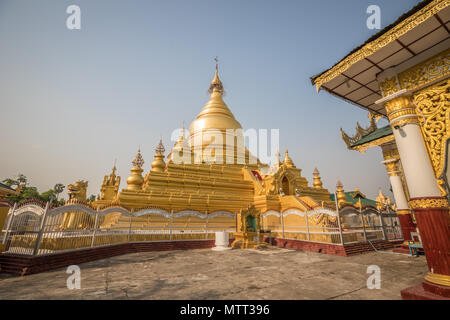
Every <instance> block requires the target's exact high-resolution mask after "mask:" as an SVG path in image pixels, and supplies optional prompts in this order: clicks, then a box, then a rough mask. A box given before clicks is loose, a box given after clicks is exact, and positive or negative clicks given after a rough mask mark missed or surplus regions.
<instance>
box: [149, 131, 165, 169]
mask: <svg viewBox="0 0 450 320" xmlns="http://www.w3.org/2000/svg"><path fill="white" fill-rule="evenodd" d="M164 151H166V149H165V148H164V145H163V143H162V138H161V139H160V140H159V143H158V145H157V146H156V148H155V157H154V160H153V162H152V172H164V169H165V168H166V163H165V162H164Z"/></svg>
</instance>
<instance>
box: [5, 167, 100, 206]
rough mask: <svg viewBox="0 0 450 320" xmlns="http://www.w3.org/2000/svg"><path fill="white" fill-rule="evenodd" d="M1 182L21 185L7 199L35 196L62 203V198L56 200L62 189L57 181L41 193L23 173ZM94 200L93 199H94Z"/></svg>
mask: <svg viewBox="0 0 450 320" xmlns="http://www.w3.org/2000/svg"><path fill="white" fill-rule="evenodd" d="M3 183H4V184H6V185H7V186H9V187H16V188H17V187H19V186H20V185H22V190H20V193H19V194H17V195H8V199H9V200H11V201H13V202H20V201H23V200H26V199H30V198H35V199H40V200H43V201H46V202H47V201H50V200H52V202H53V204H57V205H62V204H64V199H61V200H58V196H59V194H60V193H62V192H63V191H64V188H65V187H64V185H63V184H62V183H57V184H55V186H54V187H53V189H50V190H47V191H45V192H43V193H42V194H40V193H39V191H38V190H37V188H36V187H32V186H29V185H28V179H27V177H26V176H25V175H23V174H21V173H19V174H18V175H17V178H15V179H12V178H7V179H4V180H3ZM94 200H95V199H94Z"/></svg>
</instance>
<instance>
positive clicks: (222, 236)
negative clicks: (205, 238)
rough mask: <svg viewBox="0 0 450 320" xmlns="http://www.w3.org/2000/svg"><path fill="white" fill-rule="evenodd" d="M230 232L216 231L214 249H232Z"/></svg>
mask: <svg viewBox="0 0 450 320" xmlns="http://www.w3.org/2000/svg"><path fill="white" fill-rule="evenodd" d="M229 239H230V238H229V236H228V232H225V231H218V232H216V246H215V247H214V248H212V250H214V251H225V250H230V249H231V247H230V240H229Z"/></svg>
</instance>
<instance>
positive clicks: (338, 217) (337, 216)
mask: <svg viewBox="0 0 450 320" xmlns="http://www.w3.org/2000/svg"><path fill="white" fill-rule="evenodd" d="M334 201H335V203H336V219H337V221H338V227H339V235H340V237H341V244H342V245H344V234H343V233H342V226H341V213H340V212H339V203H338V200H337V193H336V192H335V193H334Z"/></svg>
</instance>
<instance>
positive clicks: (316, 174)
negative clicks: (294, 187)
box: [313, 168, 323, 189]
mask: <svg viewBox="0 0 450 320" xmlns="http://www.w3.org/2000/svg"><path fill="white" fill-rule="evenodd" d="M313 176H314V178H313V186H314V188H316V189H322V186H323V185H322V180H320V172H319V170H317V168H314V171H313Z"/></svg>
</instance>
